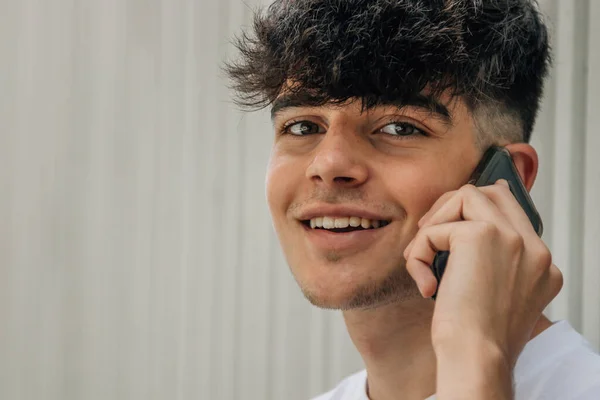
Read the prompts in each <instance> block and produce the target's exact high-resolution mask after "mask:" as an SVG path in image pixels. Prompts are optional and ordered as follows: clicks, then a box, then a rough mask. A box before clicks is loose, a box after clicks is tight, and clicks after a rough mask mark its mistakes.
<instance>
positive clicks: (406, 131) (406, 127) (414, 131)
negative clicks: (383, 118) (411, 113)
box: [380, 122, 426, 136]
mask: <svg viewBox="0 0 600 400" xmlns="http://www.w3.org/2000/svg"><path fill="white" fill-rule="evenodd" d="M380 132H383V133H387V134H388V135H392V136H412V135H421V136H426V134H425V133H424V132H423V131H422V130H421V129H419V128H417V127H416V126H414V125H413V124H409V123H408V122H393V123H391V124H387V125H386V126H384V127H383V128H381V129H380Z"/></svg>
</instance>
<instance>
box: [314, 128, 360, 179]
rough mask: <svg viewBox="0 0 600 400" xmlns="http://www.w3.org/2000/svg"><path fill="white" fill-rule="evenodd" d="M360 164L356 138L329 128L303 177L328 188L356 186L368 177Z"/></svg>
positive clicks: (358, 145)
mask: <svg viewBox="0 0 600 400" xmlns="http://www.w3.org/2000/svg"><path fill="white" fill-rule="evenodd" d="M364 161H365V159H364V156H361V149H360V138H358V137H356V136H354V135H352V134H351V133H349V132H340V131H334V130H332V129H331V127H330V129H329V130H328V131H327V133H326V134H325V135H324V137H323V139H321V141H320V142H319V144H318V146H317V147H316V149H315V155H314V158H313V159H312V161H311V163H310V165H309V166H308V168H307V170H306V177H307V178H309V179H310V180H312V181H315V182H316V183H318V184H321V185H324V186H328V187H338V188H339V187H356V186H360V185H361V184H363V183H364V182H365V181H366V180H367V178H368V175H369V172H368V168H367V165H366V164H365V162H364Z"/></svg>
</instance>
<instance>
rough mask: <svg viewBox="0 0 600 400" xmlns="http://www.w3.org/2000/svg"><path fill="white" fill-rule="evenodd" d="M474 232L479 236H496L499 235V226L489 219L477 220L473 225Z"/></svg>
mask: <svg viewBox="0 0 600 400" xmlns="http://www.w3.org/2000/svg"><path fill="white" fill-rule="evenodd" d="M473 233H474V234H475V235H476V236H478V237H490V238H495V237H497V236H498V233H499V232H498V227H497V226H496V225H494V224H493V223H491V222H488V221H477V222H476V223H475V224H474V226H473Z"/></svg>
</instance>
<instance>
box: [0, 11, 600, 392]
mask: <svg viewBox="0 0 600 400" xmlns="http://www.w3.org/2000/svg"><path fill="white" fill-rule="evenodd" d="M257 3H258V1H253V0H244V1H241V0H226V1H224V0H218V1H217V0H87V1H86V0H55V1H52V2H49V1H44V0H0V398H1V399H10V400H12V399H19V400H20V399H26V400H29V399H47V400H59V399H60V400H75V399H99V400H100V399H102V400H104V399H128V400H129V399H134V400H136V399H139V400H142V399H143V400H154V399H251V400H252V399H257V400H258V399H260V400H262V399H273V400H280V399H289V400H300V399H307V398H308V397H309V396H310V395H312V394H315V393H318V392H320V391H323V390H324V389H326V388H327V387H329V386H331V385H333V384H334V383H335V382H337V381H338V380H339V379H340V378H341V377H342V376H344V375H346V374H348V373H350V372H352V371H354V370H357V369H359V368H361V363H360V357H359V356H358V355H357V353H356V352H355V350H354V348H353V347H352V345H351V343H350V341H349V339H348V337H347V335H346V332H345V328H344V325H343V323H342V321H341V318H340V315H339V314H338V313H336V312H325V311H321V310H317V309H314V308H312V307H311V306H309V304H308V303H307V302H306V301H304V299H303V298H302V296H301V295H300V293H299V291H298V289H297V288H296V285H295V283H294V281H293V279H292V278H291V276H290V274H289V272H288V269H287V267H286V265H285V263H284V261H283V258H282V255H281V253H280V251H279V248H278V243H277V240H276V239H275V236H274V233H273V230H272V227H271V222H270V220H269V215H268V212H267V208H266V205H265V200H264V173H265V165H266V162H267V157H268V154H269V148H270V142H271V135H272V133H271V128H270V123H269V121H268V117H267V116H266V114H265V113H264V112H263V113H257V114H253V115H243V114H241V113H239V112H237V111H236V110H235V107H234V106H233V105H232V104H231V101H230V99H229V93H228V92H227V90H226V89H225V88H224V86H223V80H222V75H221V74H220V71H219V62H220V61H221V60H223V59H224V57H226V56H228V55H231V54H232V51H231V46H230V45H229V44H228V40H229V38H231V36H232V34H233V33H234V32H238V31H239V28H240V26H241V25H243V24H246V25H247V24H248V23H249V21H250V16H251V10H252V8H253V7H255V6H256V4H257ZM542 6H543V8H544V10H545V11H546V13H547V14H548V15H549V17H550V20H551V24H552V29H553V32H554V33H553V37H554V46H555V53H556V68H555V69H554V71H553V75H552V79H551V80H550V81H549V84H548V89H547V96H546V99H545V102H544V106H543V110H542V113H541V115H540V118H539V121H538V124H537V129H536V132H535V135H534V139H533V143H534V145H535V146H536V147H537V149H538V150H539V153H540V158H541V170H540V176H539V179H538V182H537V184H536V186H535V189H534V200H535V202H536V203H537V204H538V206H539V209H540V211H541V213H542V216H543V219H544V222H545V226H546V233H545V235H544V238H545V239H546V241H547V243H548V245H549V246H550V247H551V249H552V250H553V254H554V258H555V262H556V264H557V265H559V267H561V268H562V270H563V272H564V274H565V278H566V284H565V287H564V289H563V292H562V294H561V295H560V296H559V297H558V298H557V299H556V301H555V302H554V303H553V304H552V305H551V307H550V310H549V311H550V316H551V317H552V318H554V319H561V318H568V319H570V320H571V321H572V323H573V324H574V325H575V326H576V327H577V328H578V329H579V330H581V331H582V332H583V333H584V334H585V336H586V337H587V338H588V339H589V340H590V341H591V342H592V343H593V344H594V346H596V348H598V347H599V346H600V291H599V289H598V288H599V287H600V262H599V258H600V257H599V256H598V252H599V250H600V207H599V205H600V162H599V156H598V153H600V133H599V132H598V130H600V111H599V110H600V27H599V25H598V24H597V23H596V22H597V21H598V20H600V2H597V1H594V0H575V1H567V0H564V1H560V0H553V1H550V0H547V1H544V2H542Z"/></svg>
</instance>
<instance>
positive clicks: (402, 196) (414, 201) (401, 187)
mask: <svg viewBox="0 0 600 400" xmlns="http://www.w3.org/2000/svg"><path fill="white" fill-rule="evenodd" d="M468 171H469V170H468V167H467V168H464V167H460V168H457V167H455V168H449V167H446V166H445V163H440V161H437V162H436V160H431V161H430V162H418V163H417V162H411V163H409V164H405V165H401V166H398V167H397V168H394V169H389V168H388V169H387V170H386V172H385V174H386V181H387V182H388V186H389V188H390V189H389V190H390V191H392V192H393V193H394V196H395V197H396V199H397V200H398V202H399V203H400V204H402V205H403V207H404V208H405V211H406V214H407V218H408V219H409V220H411V222H415V223H416V221H418V220H419V219H420V218H421V217H422V216H423V215H424V214H425V213H426V212H427V211H429V209H430V208H431V207H432V206H433V204H434V203H435V202H436V200H437V199H438V198H439V197H440V196H441V195H443V194H444V193H446V192H449V191H452V190H456V189H458V188H459V187H461V186H462V185H464V184H465V183H466V182H467V181H468V179H469V176H470V173H469V172H468Z"/></svg>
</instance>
